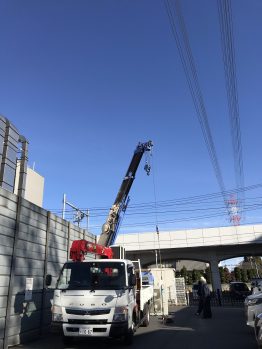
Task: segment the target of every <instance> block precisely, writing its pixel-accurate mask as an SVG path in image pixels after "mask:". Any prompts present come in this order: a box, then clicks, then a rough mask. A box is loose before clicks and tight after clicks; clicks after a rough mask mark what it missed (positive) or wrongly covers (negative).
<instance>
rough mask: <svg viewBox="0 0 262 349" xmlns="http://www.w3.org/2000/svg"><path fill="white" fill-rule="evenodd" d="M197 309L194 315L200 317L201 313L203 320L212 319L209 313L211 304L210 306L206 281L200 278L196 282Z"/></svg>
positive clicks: (210, 312)
mask: <svg viewBox="0 0 262 349" xmlns="http://www.w3.org/2000/svg"><path fill="white" fill-rule="evenodd" d="M197 294H198V297H199V302H198V309H197V312H196V315H201V313H202V311H203V318H204V319H210V318H212V311H211V304H210V300H211V297H210V290H209V287H208V285H207V282H206V279H205V278H204V277H203V276H201V277H200V280H199V282H198V292H197Z"/></svg>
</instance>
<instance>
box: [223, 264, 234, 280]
mask: <svg viewBox="0 0 262 349" xmlns="http://www.w3.org/2000/svg"><path fill="white" fill-rule="evenodd" d="M224 275H225V283H227V284H228V283H229V282H230V281H232V278H231V273H230V271H229V270H228V268H227V267H224Z"/></svg>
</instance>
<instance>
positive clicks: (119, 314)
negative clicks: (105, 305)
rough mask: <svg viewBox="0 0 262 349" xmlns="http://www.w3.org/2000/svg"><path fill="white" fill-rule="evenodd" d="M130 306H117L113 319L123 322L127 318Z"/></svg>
mask: <svg viewBox="0 0 262 349" xmlns="http://www.w3.org/2000/svg"><path fill="white" fill-rule="evenodd" d="M127 316H128V308H127V307H116V308H115V313H114V316H113V321H115V322H123V321H126V320H127Z"/></svg>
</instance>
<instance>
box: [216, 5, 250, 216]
mask: <svg viewBox="0 0 262 349" xmlns="http://www.w3.org/2000/svg"><path fill="white" fill-rule="evenodd" d="M217 6H218V17H219V25H220V37H221V46H222V54H223V63H224V72H225V79H226V91H227V101H228V110H229V120H230V126H231V127H230V129H231V140H232V147H233V155H234V168H235V178H236V183H237V188H240V187H244V171H243V156H242V142H241V128H240V117H239V103H238V89H237V76H236V62H235V50H234V32H233V22H232V9H231V1H230V0H217ZM238 198H240V199H241V202H242V205H241V204H240V205H238V206H240V214H241V213H242V212H241V211H242V209H241V207H242V206H243V205H244V193H239V194H238ZM242 219H243V217H242Z"/></svg>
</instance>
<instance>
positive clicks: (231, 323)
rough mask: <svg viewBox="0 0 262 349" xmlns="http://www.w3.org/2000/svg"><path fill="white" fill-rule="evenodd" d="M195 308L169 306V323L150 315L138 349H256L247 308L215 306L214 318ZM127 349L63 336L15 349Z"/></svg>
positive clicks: (112, 343) (138, 339) (137, 338)
mask: <svg viewBox="0 0 262 349" xmlns="http://www.w3.org/2000/svg"><path fill="white" fill-rule="evenodd" d="M195 312H196V307H170V315H169V318H168V321H166V322H163V320H162V319H161V317H158V316H151V319H150V325H149V327H141V328H139V329H138V330H137V332H136V334H135V337H134V343H133V344H132V345H131V346H129V348H135V349H149V348H150V349H175V348H178V349H196V348H197V349H198V348H199V349H235V348H237V349H257V344H256V340H255V336H254V330H253V328H250V327H248V326H247V325H246V324H245V316H244V309H243V308H242V307H241V308H233V307H230V308H229V307H213V308H212V312H213V317H212V319H202V318H201V317H197V316H195V315H194V314H195ZM107 347H111V348H117V349H122V348H127V346H126V345H124V344H123V343H122V342H121V341H116V340H104V339H102V340H100V339H99V340H98V339H89V338H84V339H76V340H74V341H73V343H72V344H70V346H68V345H64V344H63V341H62V339H61V337H59V336H57V335H54V334H48V335H45V336H42V337H40V338H39V339H38V340H37V341H34V342H31V343H27V344H21V345H18V346H15V347H13V348H15V349H18V348H19V349H64V348H66V349H69V348H70V349H84V348H85V349H86V348H88V349H98V348H107Z"/></svg>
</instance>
